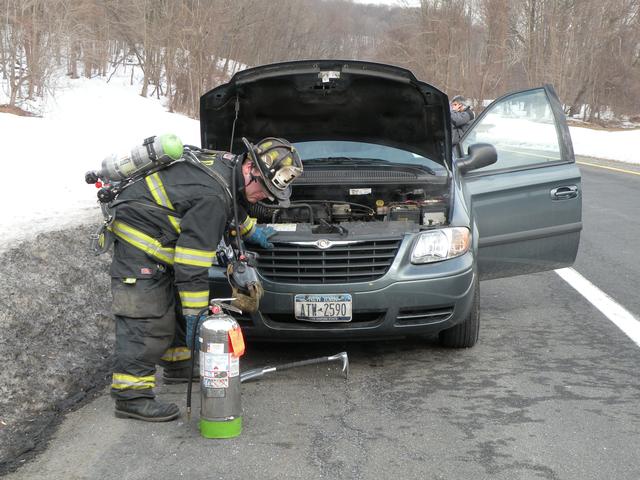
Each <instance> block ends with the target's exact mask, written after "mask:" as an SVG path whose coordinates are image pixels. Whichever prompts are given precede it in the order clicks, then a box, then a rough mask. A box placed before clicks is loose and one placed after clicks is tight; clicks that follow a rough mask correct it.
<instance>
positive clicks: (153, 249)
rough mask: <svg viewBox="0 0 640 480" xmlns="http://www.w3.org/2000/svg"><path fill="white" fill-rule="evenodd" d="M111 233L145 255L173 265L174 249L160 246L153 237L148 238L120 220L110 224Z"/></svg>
mask: <svg viewBox="0 0 640 480" xmlns="http://www.w3.org/2000/svg"><path fill="white" fill-rule="evenodd" d="M111 231H112V232H113V233H114V234H115V235H116V236H117V237H118V238H119V239H121V240H123V241H125V242H127V243H129V244H131V245H133V246H134V247H136V248H138V249H139V250H142V251H143V252H144V253H146V254H147V255H149V256H151V257H153V258H157V259H158V260H161V261H163V262H165V263H168V264H169V265H173V256H174V249H173V248H167V247H163V246H162V244H161V243H160V242H159V241H158V240H156V239H155V238H153V237H150V236H149V235H147V234H146V233H144V232H141V231H140V230H138V229H135V228H133V227H130V226H129V225H127V224H126V223H123V222H121V221H120V220H115V221H114V222H113V223H112V224H111Z"/></svg>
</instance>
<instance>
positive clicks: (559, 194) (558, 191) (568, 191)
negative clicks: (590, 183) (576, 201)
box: [549, 185, 578, 200]
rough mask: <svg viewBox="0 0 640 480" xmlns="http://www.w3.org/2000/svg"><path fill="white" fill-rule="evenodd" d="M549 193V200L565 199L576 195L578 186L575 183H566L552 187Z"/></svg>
mask: <svg viewBox="0 0 640 480" xmlns="http://www.w3.org/2000/svg"><path fill="white" fill-rule="evenodd" d="M549 193H550V194H551V200H567V199H569V198H576V197H577V196H578V187H577V185H566V186H563V187H558V188H554V189H553V190H551V191H550V192H549Z"/></svg>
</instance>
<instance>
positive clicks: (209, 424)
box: [200, 417, 242, 438]
mask: <svg viewBox="0 0 640 480" xmlns="http://www.w3.org/2000/svg"><path fill="white" fill-rule="evenodd" d="M240 433H242V417H238V418H234V419H233V420H228V421H226V422H213V421H211V420H203V419H200V434H201V435H202V436H203V437H204V438H233V437H237V436H238V435H240Z"/></svg>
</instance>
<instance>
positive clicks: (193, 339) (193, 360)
mask: <svg viewBox="0 0 640 480" xmlns="http://www.w3.org/2000/svg"><path fill="white" fill-rule="evenodd" d="M207 310H209V307H208V306H206V307H204V308H203V309H202V310H200V311H199V312H198V316H197V317H196V324H195V326H194V328H193V334H192V337H191V365H190V369H189V383H188V384H187V418H188V419H191V387H192V384H193V371H194V369H195V364H196V337H197V336H198V330H199V329H200V322H201V320H202V316H203V315H204V314H205V313H206V312H207Z"/></svg>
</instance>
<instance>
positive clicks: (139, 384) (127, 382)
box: [111, 373, 156, 390]
mask: <svg viewBox="0 0 640 480" xmlns="http://www.w3.org/2000/svg"><path fill="white" fill-rule="evenodd" d="M155 386H156V377H155V376H153V375H148V376H146V377H136V376H134V375H127V374H126V373H114V374H113V379H112V383H111V388H114V389H116V390H125V389H134V390H139V389H144V388H153V387H155Z"/></svg>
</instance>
